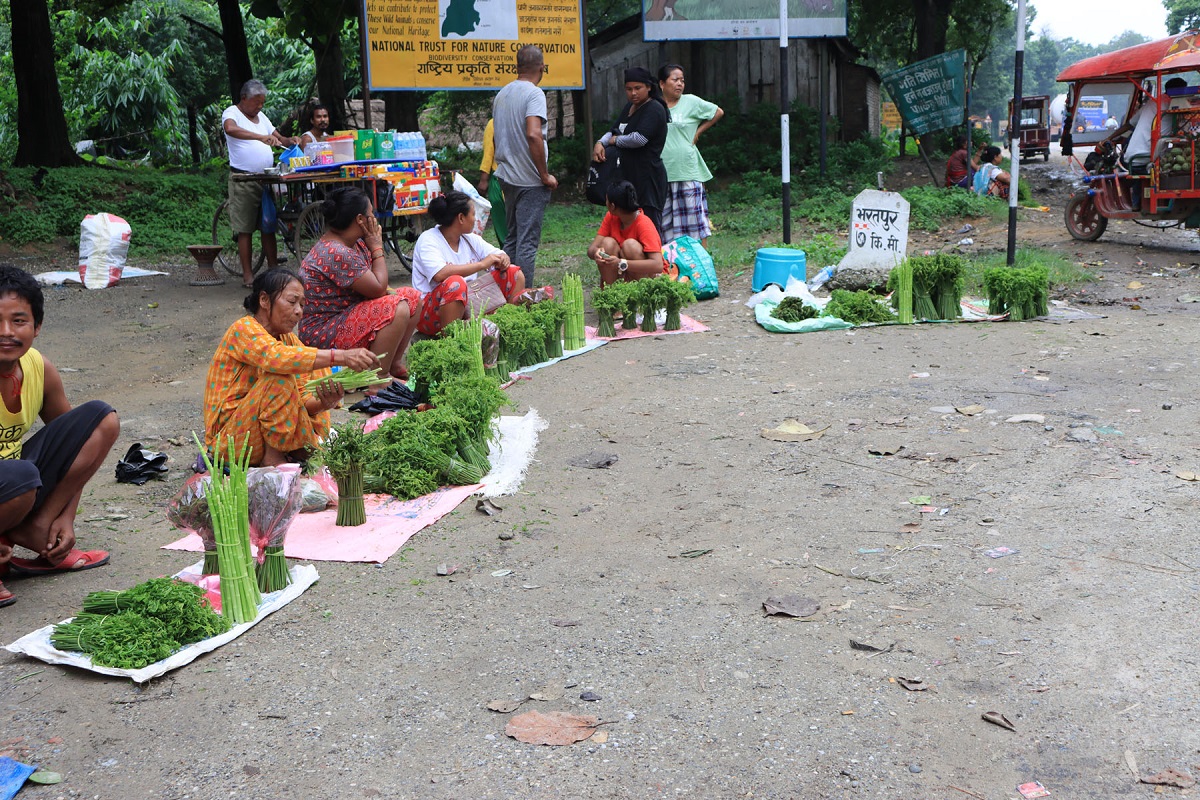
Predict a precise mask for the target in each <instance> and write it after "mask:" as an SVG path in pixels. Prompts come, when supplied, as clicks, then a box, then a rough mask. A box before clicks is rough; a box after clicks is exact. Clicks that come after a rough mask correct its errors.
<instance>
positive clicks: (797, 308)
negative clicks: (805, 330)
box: [771, 297, 819, 322]
mask: <svg viewBox="0 0 1200 800" xmlns="http://www.w3.org/2000/svg"><path fill="white" fill-rule="evenodd" d="M818 313H819V312H818V311H817V309H815V308H813V307H812V306H810V305H807V304H806V303H805V302H804V301H803V300H801V299H800V298H799V297H785V298H783V299H782V300H780V301H779V305H777V306H775V310H774V311H772V312H771V316H773V317H774V318H775V319H777V320H779V321H780V322H803V321H804V320H806V319H812V318H813V317H815V316H817V315H818Z"/></svg>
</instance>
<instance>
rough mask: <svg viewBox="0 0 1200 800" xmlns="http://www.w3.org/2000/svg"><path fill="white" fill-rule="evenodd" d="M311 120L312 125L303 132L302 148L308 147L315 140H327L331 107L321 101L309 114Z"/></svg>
mask: <svg viewBox="0 0 1200 800" xmlns="http://www.w3.org/2000/svg"><path fill="white" fill-rule="evenodd" d="M309 121H310V124H311V125H312V127H311V128H309V129H308V130H306V131H305V132H304V133H303V134H301V136H300V148H301V149H303V148H305V147H308V146H309V145H310V144H313V143H314V142H323V141H325V137H326V135H328V133H329V108H328V107H326V106H323V105H321V104H320V103H318V104H317V105H315V106H313V107H312V112H311V114H310V115H309Z"/></svg>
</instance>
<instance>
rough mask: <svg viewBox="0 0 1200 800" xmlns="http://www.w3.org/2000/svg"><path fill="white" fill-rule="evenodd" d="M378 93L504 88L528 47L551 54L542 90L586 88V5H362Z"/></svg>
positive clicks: (526, 0)
mask: <svg viewBox="0 0 1200 800" xmlns="http://www.w3.org/2000/svg"><path fill="white" fill-rule="evenodd" d="M363 4H364V11H363V14H364V16H365V18H366V22H367V25H366V29H367V33H366V50H367V58H366V64H367V82H368V85H369V86H370V88H371V90H372V91H388V90H397V89H499V88H501V87H502V86H504V85H506V84H507V83H509V82H510V81H512V80H513V79H514V78H516V74H517V51H518V50H519V49H521V47H523V46H524V45H527V44H536V45H537V46H538V47H540V48H542V52H543V53H544V54H545V57H546V77H545V78H544V79H543V81H542V84H541V87H542V88H543V89H583V88H585V87H586V85H587V84H586V82H585V80H584V61H583V56H584V42H583V33H584V32H583V9H582V7H581V5H580V0H363Z"/></svg>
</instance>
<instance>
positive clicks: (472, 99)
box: [421, 91, 496, 172]
mask: <svg viewBox="0 0 1200 800" xmlns="http://www.w3.org/2000/svg"><path fill="white" fill-rule="evenodd" d="M495 96H496V93H495V92H491V91H488V92H461V91H455V92H448V91H442V92H434V93H433V94H432V95H430V96H429V100H427V101H426V102H425V106H424V107H423V108H422V109H421V117H422V119H421V122H422V124H423V125H425V126H426V127H428V128H437V129H438V130H444V131H449V132H451V133H453V134H454V138H456V139H457V140H458V143H459V145H460V147H458V148H457V149H460V150H461V149H466V148H467V143H468V137H467V133H468V131H477V130H480V129H481V128H482V124H481V123H486V122H487V119H488V117H489V116H491V113H492V100H493V98H495ZM474 158H475V164H474V170H473V171H474V172H478V171H479V155H478V154H475V156H474Z"/></svg>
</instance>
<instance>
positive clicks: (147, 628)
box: [50, 611, 181, 669]
mask: <svg viewBox="0 0 1200 800" xmlns="http://www.w3.org/2000/svg"><path fill="white" fill-rule="evenodd" d="M50 644H52V645H53V646H54V647H56V648H58V649H59V650H71V651H74V652H78V653H86V654H88V655H89V656H91V659H92V663H93V664H95V665H97V666H101V667H114V668H116V669H141V668H142V667H145V666H148V665H150V664H153V663H155V662H156V661H162V660H163V659H164V658H167V657H168V656H170V655H171V654H172V653H174V652H175V651H176V650H178V649H179V648H180V646H181V645H180V643H179V642H178V641H176V640H175V639H173V638H172V637H171V631H170V629H169V628H168V627H167V625H166V624H164V623H163V621H162V620H160V619H157V618H156V617H146V616H143V615H141V614H139V613H137V612H136V611H125V612H122V613H120V614H115V615H112V616H98V615H88V614H80V615H79V616H77V617H75V618H74V619H72V620H71V621H70V622H64V623H61V624H58V625H55V626H54V631H53V632H52V633H51V634H50Z"/></svg>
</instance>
